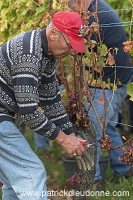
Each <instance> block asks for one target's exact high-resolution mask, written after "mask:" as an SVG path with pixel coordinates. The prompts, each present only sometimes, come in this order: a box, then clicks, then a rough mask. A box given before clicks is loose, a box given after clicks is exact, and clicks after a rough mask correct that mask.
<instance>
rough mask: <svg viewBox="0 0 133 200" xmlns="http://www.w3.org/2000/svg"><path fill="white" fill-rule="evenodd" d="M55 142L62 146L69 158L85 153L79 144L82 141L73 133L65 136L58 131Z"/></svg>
mask: <svg viewBox="0 0 133 200" xmlns="http://www.w3.org/2000/svg"><path fill="white" fill-rule="evenodd" d="M55 141H56V142H57V143H58V144H60V145H61V146H62V148H63V150H64V151H66V153H67V154H68V155H69V157H74V156H77V155H78V156H81V155H83V154H84V152H85V148H84V147H83V145H82V144H81V142H84V140H82V139H80V138H78V137H76V136H75V134H74V133H72V134H70V135H66V134H65V133H64V132H62V131H60V132H59V134H58V136H57V137H56V139H55Z"/></svg>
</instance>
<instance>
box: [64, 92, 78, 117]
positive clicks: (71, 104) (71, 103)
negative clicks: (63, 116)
mask: <svg viewBox="0 0 133 200" xmlns="http://www.w3.org/2000/svg"><path fill="white" fill-rule="evenodd" d="M77 102H79V95H78V93H76V94H75V95H71V96H69V98H68V103H67V106H65V108H66V111H67V114H68V116H69V118H70V119H71V118H72V117H73V116H74V115H76V113H77V111H78V108H77Z"/></svg>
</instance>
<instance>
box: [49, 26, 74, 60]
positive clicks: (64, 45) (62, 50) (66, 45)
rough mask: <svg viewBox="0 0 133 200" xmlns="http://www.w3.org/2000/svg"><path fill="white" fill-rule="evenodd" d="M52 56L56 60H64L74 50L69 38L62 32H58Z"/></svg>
mask: <svg viewBox="0 0 133 200" xmlns="http://www.w3.org/2000/svg"><path fill="white" fill-rule="evenodd" d="M52 50H53V52H52V54H53V55H54V56H55V57H56V58H63V57H65V56H68V55H69V54H70V53H72V52H73V51H74V50H73V49H72V46H71V44H70V42H69V39H68V36H67V35H65V34H63V33H62V32H61V31H59V30H58V37H57V39H56V40H55V42H54V45H53V48H52Z"/></svg>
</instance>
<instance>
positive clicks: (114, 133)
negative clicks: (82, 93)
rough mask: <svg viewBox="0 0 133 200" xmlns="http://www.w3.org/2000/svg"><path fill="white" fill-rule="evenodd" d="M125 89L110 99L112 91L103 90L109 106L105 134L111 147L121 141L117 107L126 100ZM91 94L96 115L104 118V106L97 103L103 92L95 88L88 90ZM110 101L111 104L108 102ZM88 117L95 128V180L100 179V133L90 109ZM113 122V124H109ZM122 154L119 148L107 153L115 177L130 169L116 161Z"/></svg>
mask: <svg viewBox="0 0 133 200" xmlns="http://www.w3.org/2000/svg"><path fill="white" fill-rule="evenodd" d="M126 88H127V86H123V87H121V88H119V89H117V91H115V92H114V96H113V99H112V95H113V91H112V90H105V93H106V105H107V108H108V106H109V104H110V106H109V111H108V113H107V116H106V120H107V122H106V128H105V133H106V134H107V135H108V136H109V137H110V138H111V140H112V146H114V147H116V146H119V145H121V144H122V139H121V136H120V134H119V133H118V130H117V128H116V125H117V123H114V122H118V111H119V106H120V104H121V103H122V101H123V100H124V99H125V98H126V96H127V93H126ZM90 90H91V91H92V93H93V94H94V91H95V97H94V100H93V104H94V106H95V108H96V110H97V113H98V115H99V116H100V117H102V116H104V104H101V103H99V102H98V99H99V98H104V95H103V90H102V89H98V88H96V90H95V88H90ZM111 99H112V101H111V103H110V100H111ZM89 116H90V118H91V120H92V121H93V122H94V125H95V128H96V134H97V164H96V174H95V180H98V179H101V178H102V177H101V175H100V166H99V157H100V139H101V137H102V131H101V130H99V129H100V126H99V123H98V121H97V119H96V115H95V113H94V111H93V109H92V108H91V109H90V110H89ZM111 121H114V122H111ZM121 153H122V149H121V148H119V149H117V150H112V151H109V156H110V168H111V169H112V170H113V171H114V175H115V176H123V175H125V173H126V172H127V171H128V170H129V169H130V166H128V165H126V164H125V163H120V162H119V160H118V157H120V155H121Z"/></svg>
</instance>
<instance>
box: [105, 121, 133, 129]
mask: <svg viewBox="0 0 133 200" xmlns="http://www.w3.org/2000/svg"><path fill="white" fill-rule="evenodd" d="M106 121H108V122H111V123H115V124H120V125H123V126H129V127H131V128H133V126H132V125H130V124H124V123H121V122H115V121H111V120H106Z"/></svg>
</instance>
